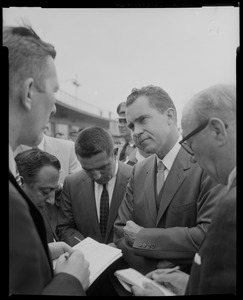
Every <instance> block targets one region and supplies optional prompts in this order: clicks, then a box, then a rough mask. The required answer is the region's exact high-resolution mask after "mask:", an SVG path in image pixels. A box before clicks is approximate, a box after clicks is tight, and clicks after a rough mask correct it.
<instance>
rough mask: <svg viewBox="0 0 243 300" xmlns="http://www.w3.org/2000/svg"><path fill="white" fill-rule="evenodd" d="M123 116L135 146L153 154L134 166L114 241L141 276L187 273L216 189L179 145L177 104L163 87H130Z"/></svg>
mask: <svg viewBox="0 0 243 300" xmlns="http://www.w3.org/2000/svg"><path fill="white" fill-rule="evenodd" d="M126 117H127V121H128V126H129V128H130V129H131V130H132V131H133V135H134V137H136V139H137V142H138V143H139V147H140V148H141V149H143V150H144V151H145V152H146V153H156V154H153V155H151V156H150V157H148V158H146V159H145V160H143V161H142V162H140V163H137V164H136V165H135V166H134V167H133V171H132V175H131V178H130V181H129V183H128V185H127V189H126V194H125V196H124V199H123V201H122V203H121V206H120V208H119V211H118V218H117V220H116V221H115V224H114V242H115V244H116V246H117V247H118V248H121V249H122V250H123V256H124V258H125V259H126V260H127V262H128V263H129V264H130V265H131V266H132V267H134V268H135V269H137V270H139V271H140V272H142V273H144V274H146V273H147V272H149V271H151V270H154V269H156V268H158V267H160V268H166V267H169V266H175V265H177V264H178V265H179V266H180V267H181V268H183V269H184V270H186V271H187V272H189V271H190V267H191V263H192V260H193V256H194V254H195V253H196V252H197V250H198V248H199V246H200V244H201V242H202V241H203V239H204V236H205V233H206V230H207V227H208V226H209V224H210V222H211V216H212V213H213V211H214V208H215V205H216V200H215V198H214V196H213V195H214V193H216V189H218V187H217V188H216V189H212V188H213V187H214V186H215V184H214V183H213V182H212V181H211V180H210V178H209V177H208V176H207V175H206V174H205V172H204V171H203V170H202V169H201V168H200V167H199V165H198V164H192V163H191V162H190V155H189V154H188V153H187V152H186V151H185V150H184V149H183V148H181V146H180V144H179V141H180V139H181V137H180V134H179V132H178V128H177V116H176V108H175V106H174V103H173V101H172V100H171V98H170V97H169V95H168V94H167V93H166V92H165V91H164V90H162V89H161V88H159V87H155V86H147V87H144V88H141V89H134V90H133V91H132V93H131V95H129V96H128V98H127V103H126ZM161 165H162V168H160V167H159V166H161ZM161 185H162V187H161ZM157 188H159V189H158V190H157Z"/></svg>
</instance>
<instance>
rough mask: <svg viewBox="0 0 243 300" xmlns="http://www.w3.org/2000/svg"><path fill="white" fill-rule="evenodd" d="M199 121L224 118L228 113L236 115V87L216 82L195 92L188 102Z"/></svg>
mask: <svg viewBox="0 0 243 300" xmlns="http://www.w3.org/2000/svg"><path fill="white" fill-rule="evenodd" d="M189 103H190V104H192V109H193V111H194V113H195V114H196V117H197V120H198V122H199V123H201V122H203V121H205V120H207V119H209V118H211V117H219V118H221V119H223V120H226V119H227V117H229V116H230V113H232V114H233V115H236V87H235V86H234V85H224V84H218V85H214V86H211V87H209V88H207V89H205V90H203V91H201V92H199V93H197V94H196V95H195V96H194V97H193V98H192V99H191V101H190V102H189Z"/></svg>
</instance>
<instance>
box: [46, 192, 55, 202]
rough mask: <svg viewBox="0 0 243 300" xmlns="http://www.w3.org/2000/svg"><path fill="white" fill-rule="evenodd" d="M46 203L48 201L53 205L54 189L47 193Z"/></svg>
mask: <svg viewBox="0 0 243 300" xmlns="http://www.w3.org/2000/svg"><path fill="white" fill-rule="evenodd" d="M46 203H49V204H51V205H54V203H55V191H53V192H51V193H50V194H49V195H48V198H47V199H46Z"/></svg>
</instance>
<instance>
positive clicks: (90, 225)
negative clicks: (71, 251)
mask: <svg viewBox="0 0 243 300" xmlns="http://www.w3.org/2000/svg"><path fill="white" fill-rule="evenodd" d="M131 170H132V167H131V166H128V165H126V164H124V163H122V162H118V172H117V177H116V182H115V187H114V190H113V195H112V199H111V204H110V210H109V217H108V223H107V230H106V236H105V243H106V244H107V243H110V242H113V223H114V221H115V219H116V217H117V211H118V208H119V206H120V203H121V201H122V198H123V195H124V193H125V190H126V185H127V182H128V179H129V177H130V174H131ZM56 232H57V235H58V237H59V238H60V239H61V240H63V241H65V242H66V243H68V244H69V245H71V246H73V245H75V244H77V243H78V241H77V240H76V239H75V238H74V236H76V237H78V238H79V239H81V240H82V239H84V238H86V237H91V238H93V239H94V240H96V241H98V242H101V243H103V240H102V236H101V232H100V227H99V221H98V217H97V210H96V202H95V194H94V181H93V180H92V179H91V178H90V177H89V176H88V175H87V174H86V173H85V171H84V170H82V171H80V172H77V173H75V174H72V175H69V176H67V178H66V180H65V182H64V186H63V191H62V195H61V205H60V210H59V213H58V221H57V229H56Z"/></svg>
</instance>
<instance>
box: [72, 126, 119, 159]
mask: <svg viewBox="0 0 243 300" xmlns="http://www.w3.org/2000/svg"><path fill="white" fill-rule="evenodd" d="M104 151H105V152H106V153H107V155H108V156H109V157H110V156H111V155H112V154H113V153H114V141H113V138H112V136H111V135H110V133H109V132H108V131H106V130H105V129H103V128H101V127H98V126H92V127H88V128H85V129H83V130H82V131H81V132H79V134H78V136H77V139H76V141H75V152H76V155H79V156H80V157H83V158H88V157H91V156H93V155H96V154H98V153H102V152H104Z"/></svg>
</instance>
